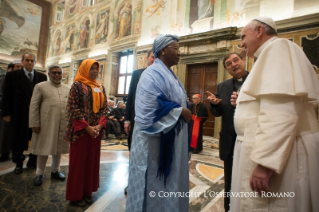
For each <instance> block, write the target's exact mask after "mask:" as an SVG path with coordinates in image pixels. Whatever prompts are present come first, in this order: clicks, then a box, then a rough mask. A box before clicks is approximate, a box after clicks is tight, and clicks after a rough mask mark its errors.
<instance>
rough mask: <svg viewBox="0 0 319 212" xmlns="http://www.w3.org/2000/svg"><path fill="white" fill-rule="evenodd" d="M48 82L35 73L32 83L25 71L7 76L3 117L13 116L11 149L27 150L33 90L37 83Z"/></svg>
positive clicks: (21, 70) (18, 71) (45, 77)
mask: <svg viewBox="0 0 319 212" xmlns="http://www.w3.org/2000/svg"><path fill="white" fill-rule="evenodd" d="M43 81H47V76H46V75H44V74H42V73H39V72H36V71H34V76H33V82H32V83H31V82H30V81H29V79H28V78H27V76H26V75H25V73H24V71H23V69H20V70H16V71H10V72H8V73H7V74H6V78H5V80H4V85H3V97H2V100H3V104H2V107H1V108H2V117H4V116H12V120H11V121H12V125H13V132H14V133H13V134H12V139H11V148H12V149H13V150H27V149H28V141H29V140H30V139H31V135H32V131H31V129H30V128H29V107H30V101H31V96H32V92H33V88H34V86H35V85H36V84H37V83H40V82H43Z"/></svg>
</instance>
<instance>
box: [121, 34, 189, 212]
mask: <svg viewBox="0 0 319 212" xmlns="http://www.w3.org/2000/svg"><path fill="white" fill-rule="evenodd" d="M178 41H179V39H178V37H177V36H174V35H159V36H158V37H156V39H155V40H154V44H153V54H154V56H155V57H156V58H157V59H156V61H155V62H154V63H153V65H151V66H149V67H148V68H147V69H146V70H145V71H144V72H143V74H142V76H141V79H140V81H139V84H138V86H137V91H136V100H135V113H136V116H135V126H134V130H133V139H132V146H131V153H130V154H131V155H130V171H129V186H128V198H127V202H126V211H127V212H131V211H138V212H141V211H152V212H153V211H154V212H156V211H161V212H162V211H183V212H184V211H188V204H189V200H188V194H187V192H189V169H188V159H189V158H188V155H189V154H188V153H189V150H190V148H189V141H190V139H189V128H188V124H187V123H188V122H189V121H190V120H191V112H190V110H188V109H187V96H186V92H185V89H184V87H183V85H182V84H181V82H180V81H179V80H178V78H177V76H176V75H175V74H174V72H173V71H172V70H171V69H170V67H172V66H174V65H176V64H177V63H178V61H179V57H180V52H179V45H178ZM167 192H168V193H167ZM169 192H174V195H171V196H169V197H167V194H169Z"/></svg>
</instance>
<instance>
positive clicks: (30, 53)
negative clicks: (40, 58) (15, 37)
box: [22, 52, 37, 62]
mask: <svg viewBox="0 0 319 212" xmlns="http://www.w3.org/2000/svg"><path fill="white" fill-rule="evenodd" d="M26 54H28V55H30V56H33V57H34V62H36V61H37V57H36V56H35V54H33V53H32V52H24V53H23V55H22V60H24V56H25V55H26Z"/></svg>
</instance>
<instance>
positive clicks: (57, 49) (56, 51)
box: [53, 30, 63, 56]
mask: <svg viewBox="0 0 319 212" xmlns="http://www.w3.org/2000/svg"><path fill="white" fill-rule="evenodd" d="M61 43H62V33H61V30H58V31H57V32H56V33H55V36H54V41H53V56H58V55H60V54H63V52H62V51H61V50H62V48H61Z"/></svg>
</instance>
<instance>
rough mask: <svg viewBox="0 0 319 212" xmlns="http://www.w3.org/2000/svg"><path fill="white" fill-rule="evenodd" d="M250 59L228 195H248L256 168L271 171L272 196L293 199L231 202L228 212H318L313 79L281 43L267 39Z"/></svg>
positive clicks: (300, 58) (301, 57) (318, 93)
mask: <svg viewBox="0 0 319 212" xmlns="http://www.w3.org/2000/svg"><path fill="white" fill-rule="evenodd" d="M255 56H256V57H258V59H257V61H256V63H255V65H254V67H253V69H252V70H251V73H250V74H249V76H248V78H247V80H246V81H245V83H244V85H243V86H242V88H241V91H240V94H239V96H238V99H237V107H236V112H235V116H234V123H235V129H236V132H237V135H238V136H237V140H236V144H235V150H234V162H233V175H232V186H231V190H232V192H253V191H252V190H251V188H250V184H249V180H250V177H251V174H252V172H253V170H254V169H255V167H256V166H257V164H261V165H262V166H265V167H267V168H269V169H271V170H273V171H274V173H273V175H272V177H271V178H270V182H269V186H270V189H271V192H273V193H272V194H271V195H280V192H281V194H283V195H284V194H286V195H288V194H289V195H288V196H294V197H287V196H286V197H245V196H244V197H232V198H231V204H230V208H231V211H232V212H238V211H241V212H242V211H249V212H256V211H258V212H265V211H267V212H268V211H275V212H301V211H304V212H317V211H319V200H318V197H319V165H318V162H319V124H318V121H317V118H316V113H315V109H314V105H316V104H318V103H319V81H318V77H317V75H316V73H315V71H314V69H313V67H312V65H311V63H310V62H309V60H308V59H307V57H306V55H305V54H304V52H303V51H302V49H301V48H300V47H299V46H297V45H296V44H294V43H293V42H291V41H289V40H286V39H280V38H277V37H276V38H271V39H269V40H268V41H267V42H266V43H264V44H263V45H262V46H261V47H260V48H259V49H258V50H257V51H256V53H255ZM284 192H285V193H284ZM288 192H294V193H288ZM247 196H248V195H247ZM268 196H270V195H268Z"/></svg>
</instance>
